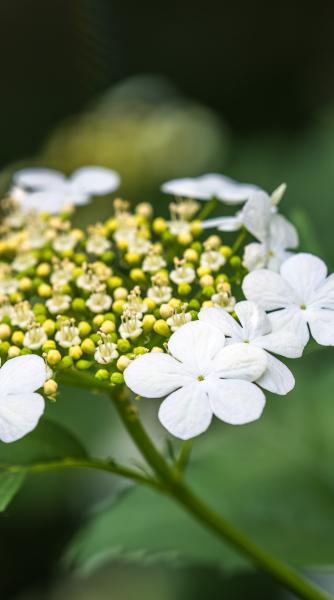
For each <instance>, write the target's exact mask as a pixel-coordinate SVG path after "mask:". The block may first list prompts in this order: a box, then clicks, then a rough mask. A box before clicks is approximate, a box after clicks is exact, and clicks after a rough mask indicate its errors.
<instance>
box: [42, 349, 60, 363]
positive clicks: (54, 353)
mask: <svg viewBox="0 0 334 600" xmlns="http://www.w3.org/2000/svg"><path fill="white" fill-rule="evenodd" d="M46 360H47V361H48V364H49V365H50V366H51V367H54V366H55V365H57V364H58V363H59V362H60V361H61V354H60V352H59V350H50V352H48V354H47V357H46Z"/></svg>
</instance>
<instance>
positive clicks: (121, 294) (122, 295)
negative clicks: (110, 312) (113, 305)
mask: <svg viewBox="0 0 334 600" xmlns="http://www.w3.org/2000/svg"><path fill="white" fill-rule="evenodd" d="M128 295H129V291H128V290H127V289H126V288H125V287H118V288H116V289H115V290H114V298H115V300H126V298H127V297H128Z"/></svg>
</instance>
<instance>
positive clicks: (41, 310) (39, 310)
mask: <svg viewBox="0 0 334 600" xmlns="http://www.w3.org/2000/svg"><path fill="white" fill-rule="evenodd" d="M33 311H34V314H35V315H41V314H42V315H45V313H46V306H45V304H42V303H41V302H37V303H36V304H35V306H34V308H33Z"/></svg>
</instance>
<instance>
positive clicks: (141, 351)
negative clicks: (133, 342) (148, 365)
mask: <svg viewBox="0 0 334 600" xmlns="http://www.w3.org/2000/svg"><path fill="white" fill-rule="evenodd" d="M146 352H148V349H147V348H145V346H136V348H134V349H133V354H135V356H138V355H139V354H146Z"/></svg>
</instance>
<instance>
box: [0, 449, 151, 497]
mask: <svg viewBox="0 0 334 600" xmlns="http://www.w3.org/2000/svg"><path fill="white" fill-rule="evenodd" d="M64 469H95V470H98V471H106V472H108V473H113V474H114V475H119V476H120V477H125V478H126V479H131V480H132V481H136V482H137V483H143V484H144V485H149V486H153V487H155V488H158V489H160V488H161V486H160V485H159V483H158V482H156V481H155V479H153V478H150V477H145V476H144V475H141V474H140V473H138V472H137V471H135V470H133V469H129V468H128V467H123V466H122V465H118V464H116V463H114V462H113V461H111V460H100V459H98V458H71V457H68V458H63V459H60V460H52V461H47V462H40V463H32V464H28V465H9V464H0V472H1V471H2V472H6V473H46V472H47V471H61V470H64Z"/></svg>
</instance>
